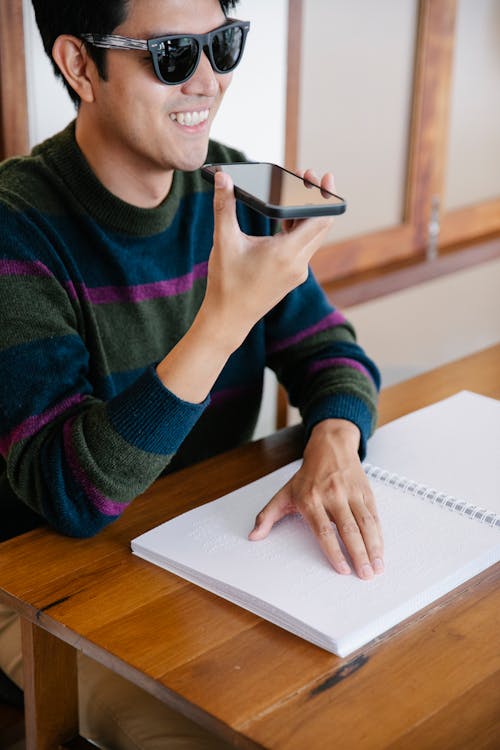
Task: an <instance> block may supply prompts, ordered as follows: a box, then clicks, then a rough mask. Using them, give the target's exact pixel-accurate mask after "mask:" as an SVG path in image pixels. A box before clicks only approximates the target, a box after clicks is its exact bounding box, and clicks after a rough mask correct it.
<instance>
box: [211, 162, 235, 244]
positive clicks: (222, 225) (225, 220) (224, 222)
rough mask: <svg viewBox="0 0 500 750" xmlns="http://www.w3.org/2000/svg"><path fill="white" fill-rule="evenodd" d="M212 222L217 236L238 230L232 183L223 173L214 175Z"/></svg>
mask: <svg viewBox="0 0 500 750" xmlns="http://www.w3.org/2000/svg"><path fill="white" fill-rule="evenodd" d="M214 222H215V225H214V226H215V233H216V234H217V235H219V236H220V235H221V234H222V235H224V234H225V233H226V232H233V231H234V230H235V229H239V225H238V220H237V218H236V200H235V197H234V190H233V182H232V180H231V178H230V176H229V175H228V174H226V173H225V172H216V173H215V175H214Z"/></svg>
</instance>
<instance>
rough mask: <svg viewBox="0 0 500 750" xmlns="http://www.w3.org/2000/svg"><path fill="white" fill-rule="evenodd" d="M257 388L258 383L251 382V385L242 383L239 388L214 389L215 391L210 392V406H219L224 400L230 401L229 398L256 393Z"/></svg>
mask: <svg viewBox="0 0 500 750" xmlns="http://www.w3.org/2000/svg"><path fill="white" fill-rule="evenodd" d="M258 390H259V384H258V383H253V384H251V385H242V386H240V387H239V388H224V389H223V390H221V391H215V393H211V394H210V406H219V405H220V404H223V403H225V402H226V401H231V399H234V398H240V397H241V396H245V395H248V394H249V393H254V392H255V393H257V392H258Z"/></svg>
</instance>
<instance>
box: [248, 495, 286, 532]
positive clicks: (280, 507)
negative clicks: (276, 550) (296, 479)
mask: <svg viewBox="0 0 500 750" xmlns="http://www.w3.org/2000/svg"><path fill="white" fill-rule="evenodd" d="M290 513H296V508H295V506H294V505H293V503H292V502H291V501H290V497H289V494H288V491H287V485H285V486H284V487H282V489H281V490H280V491H279V492H278V493H277V494H276V495H275V496H274V497H273V498H271V500H270V501H269V502H268V504H267V505H266V506H264V508H263V509H262V510H261V511H260V513H259V514H258V515H257V518H256V519H255V525H254V527H253V529H252V531H251V532H250V534H249V535H248V538H249V539H250V541H252V542H256V541H258V540H259V539H265V538H266V536H267V535H268V534H269V532H270V531H271V529H272V528H273V526H274V524H275V523H277V522H278V521H279V520H280V519H282V518H283V517H284V516H287V515H289V514H290Z"/></svg>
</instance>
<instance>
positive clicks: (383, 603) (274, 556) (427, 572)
mask: <svg viewBox="0 0 500 750" xmlns="http://www.w3.org/2000/svg"><path fill="white" fill-rule="evenodd" d="M297 468H298V464H297V463H295V464H291V465H288V466H286V467H283V468H282V469H280V470H278V471H277V472H274V473H273V474H270V475H268V476H266V477H264V478H262V479H260V480H258V481H257V482H254V483H252V484H250V485H247V486H246V487H243V488H242V489H240V490H237V491H236V492H233V493H230V494H229V495H226V496H225V497H223V498H220V499H219V500H216V501H214V502H211V503H208V504H207V505H204V506H201V507H200V508H197V509H196V510H193V511H190V512H188V513H185V514H183V515H181V516H179V517H177V518H175V519H173V520H171V521H168V522H167V523H165V524H162V525H161V526H159V527H157V528H155V529H153V530H152V531H150V532H147V533H146V534H144V535H142V536H141V537H138V538H137V539H136V540H134V541H133V543H132V548H133V551H134V552H135V553H136V554H138V555H140V556H141V557H144V558H145V559H147V560H149V561H150V562H154V563H156V564H157V565H160V566H162V567H164V568H166V569H167V570H170V571H172V572H174V573H177V574H179V575H181V576H183V577H184V578H187V579H188V580H190V581H192V582H194V583H197V584H198V585H201V586H203V587H204V588H206V589H208V590H210V591H213V592H214V593H216V594H218V595H220V596H222V597H224V598H226V599H229V600H230V601H233V602H235V603H236V604H239V605H240V606H242V607H245V608H246V609H249V610H250V611H252V612H254V613H256V614H258V615H260V616H261V617H264V618H266V619H268V620H270V621H271V622H274V623H275V624H276V625H279V626H281V627H283V628H286V629H287V630H290V631H291V632H293V633H295V634H297V635H300V636H301V637H303V638H305V639H307V640H310V641H311V642H313V643H315V644H316V645H318V646H321V647H322V648H325V649H327V650H329V651H333V652H335V653H337V654H339V655H340V656H345V655H347V654H348V653H351V651H353V650H354V649H356V648H358V647H360V646H362V645H364V644H365V643H367V642H368V641H370V640H372V639H373V638H375V637H376V636H377V635H380V634H381V633H383V632H385V631H386V630H387V629H388V628H390V627H392V626H393V625H396V624H397V623H399V622H401V620H403V619H405V618H406V617H409V616H410V615H411V614H413V613H415V612H416V611H418V610H419V609H421V608H423V607H425V606H426V605H427V604H429V603H430V602H432V601H434V600H435V599H437V598H438V597H440V596H442V595H443V594H445V593H447V592H448V591H450V590H451V589H453V588H454V587H456V586H458V585H459V584H461V583H462V582H463V581H465V580H468V579H469V578H471V577H472V576H474V575H476V574H477V573H479V572H481V571H482V570H484V569H485V568H486V567H488V566H489V565H491V564H493V563H494V562H495V561H497V560H498V559H500V533H499V531H498V529H497V528H493V527H490V526H486V525H484V524H481V523H479V522H477V521H473V520H469V519H466V518H463V517H462V516H460V515H458V514H454V513H450V512H448V511H446V510H444V509H442V508H440V507H438V506H436V505H432V504H430V503H426V502H423V501H422V500H421V499H419V498H416V497H414V496H411V495H407V494H403V493H401V492H400V491H398V490H395V489H394V488H391V487H389V486H387V485H384V484H380V483H378V482H374V483H373V489H374V492H375V495H376V500H377V504H378V508H379V512H380V516H381V520H382V524H383V528H384V538H385V548H386V553H385V565H386V571H385V573H384V574H383V575H382V576H377V577H376V578H375V579H373V580H372V581H361V580H360V579H358V578H357V577H356V576H355V575H351V576H340V575H338V574H337V573H335V571H334V570H333V569H332V568H331V567H330V565H329V564H328V562H327V561H326V559H325V558H324V557H323V554H322V552H321V550H320V549H319V547H318V544H317V542H316V540H315V538H314V536H313V534H312V533H311V531H310V530H309V528H308V526H307V524H306V523H305V522H304V520H303V519H302V518H301V517H299V516H293V517H288V518H286V519H284V520H283V521H281V522H280V523H278V524H277V525H276V526H275V528H274V529H273V530H272V532H271V534H270V535H269V537H268V538H267V539H265V540H262V541H259V542H249V541H248V540H247V534H248V532H249V531H250V529H251V528H252V525H253V520H254V517H255V515H256V514H257V512H258V511H259V510H260V509H261V508H262V506H263V505H264V504H265V503H266V502H267V501H268V500H269V499H270V498H271V497H272V495H273V494H274V493H275V492H276V491H277V490H278V489H279V488H280V487H281V486H282V485H283V484H284V483H285V482H286V481H287V479H288V478H289V477H290V476H291V474H292V472H293V471H295V470H296V469H297Z"/></svg>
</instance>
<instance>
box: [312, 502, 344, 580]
mask: <svg viewBox="0 0 500 750" xmlns="http://www.w3.org/2000/svg"><path fill="white" fill-rule="evenodd" d="M303 514H304V518H305V519H306V521H307V522H308V524H309V526H310V527H311V529H312V530H313V532H314V534H315V535H316V537H317V539H318V542H319V545H320V547H321V549H322V550H323V552H324V554H325V556H326V558H327V560H329V562H330V563H331V565H332V566H333V568H334V569H335V570H336V571H337V573H340V574H342V575H349V573H350V572H351V568H350V566H349V563H348V562H347V560H346V558H345V555H344V554H343V552H342V550H341V548H340V544H339V542H338V539H337V533H336V531H335V526H334V525H333V524H332V522H331V520H330V518H329V517H328V514H327V512H326V510H325V508H324V507H323V505H322V504H320V503H318V504H317V505H315V506H312V505H309V506H307V508H304V510H303Z"/></svg>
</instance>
